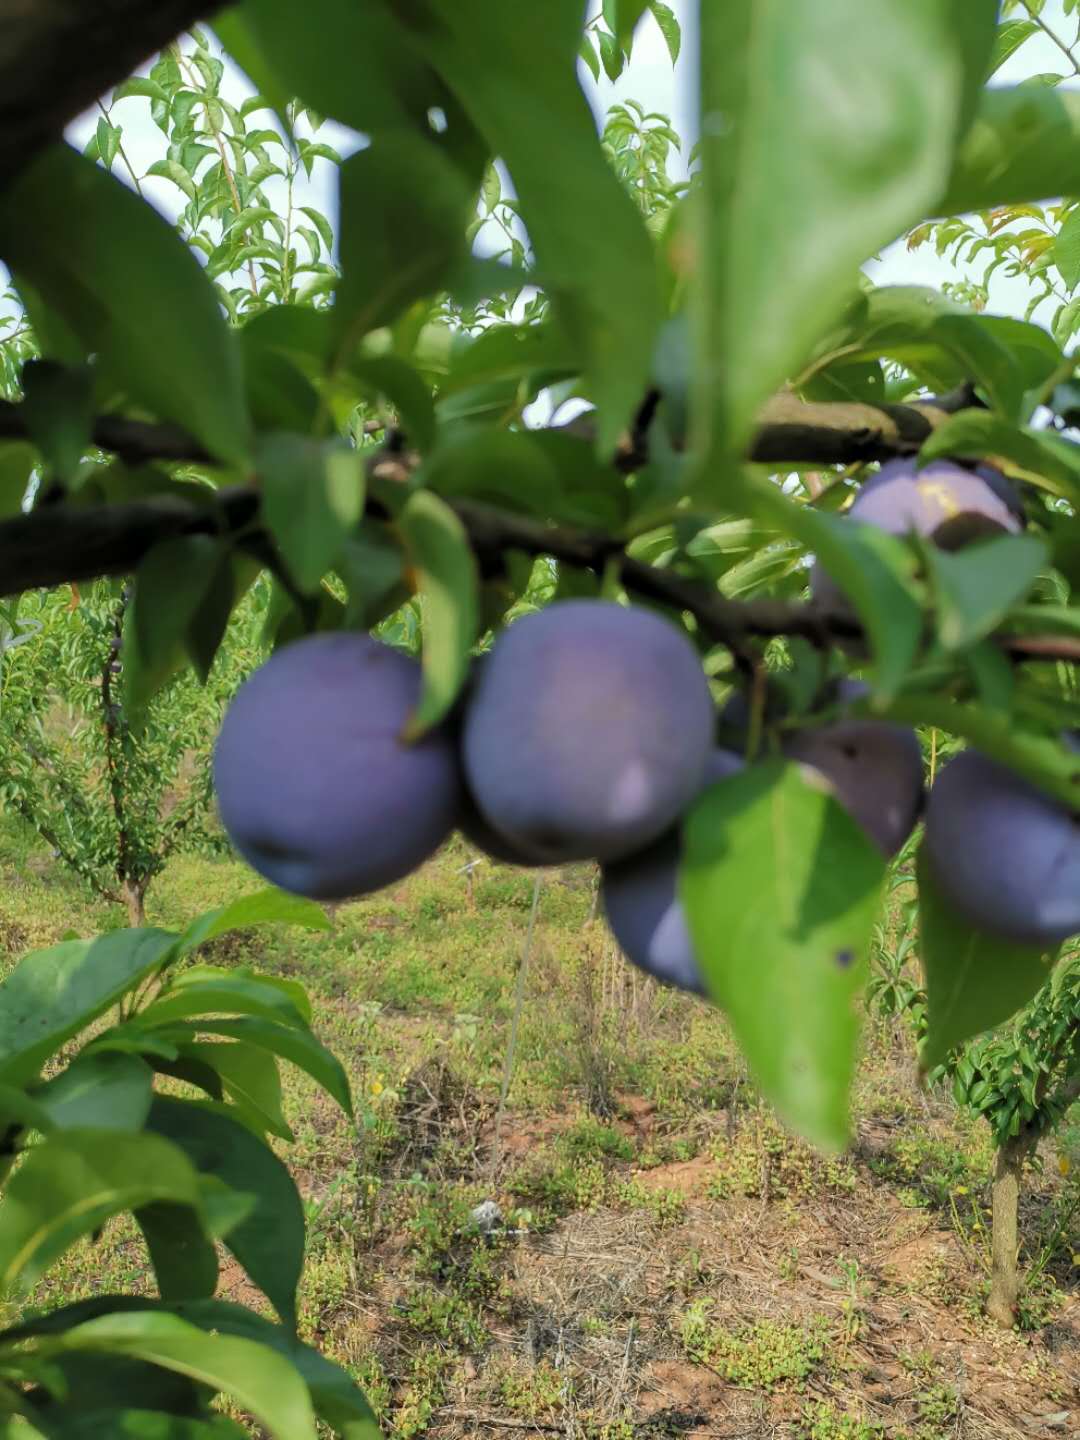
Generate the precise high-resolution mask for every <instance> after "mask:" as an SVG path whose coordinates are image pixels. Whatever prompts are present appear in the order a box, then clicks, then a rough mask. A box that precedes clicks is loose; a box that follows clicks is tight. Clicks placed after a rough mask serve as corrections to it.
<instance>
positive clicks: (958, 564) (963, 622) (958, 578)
mask: <svg viewBox="0 0 1080 1440" xmlns="http://www.w3.org/2000/svg"><path fill="white" fill-rule="evenodd" d="M923 552H924V555H925V559H926V563H927V567H928V569H929V571H930V576H931V579H932V581H933V586H934V595H935V599H936V601H937V615H938V638H939V639H940V640H941V643H942V644H943V645H944V646H945V648H946V649H947V650H963V649H965V648H966V647H967V646H969V645H973V644H974V643H975V642H976V641H977V640H981V639H982V638H983V636H984V635H989V634H990V632H991V631H992V630H995V629H996V628H997V626H998V625H999V624H1000V623H1001V621H1002V620H1003V619H1004V617H1005V615H1006V613H1007V612H1008V611H1009V610H1010V609H1011V607H1012V606H1013V605H1016V604H1019V602H1020V601H1021V600H1023V599H1024V597H1025V596H1026V595H1027V593H1028V591H1029V590H1030V589H1031V587H1032V585H1033V584H1034V583H1035V581H1036V579H1037V578H1038V576H1039V573H1040V572H1041V571H1042V570H1043V569H1044V568H1045V566H1046V565H1047V564H1048V563H1049V558H1050V557H1049V552H1048V551H1047V548H1046V545H1045V544H1044V543H1043V541H1042V540H1040V539H1039V538H1038V537H1037V536H1035V535H999V536H996V537H994V538H993V539H991V540H984V541H982V542H980V543H979V544H977V545H968V546H966V547H965V548H964V549H962V550H958V551H957V552H956V553H955V554H954V553H951V552H949V551H946V550H940V549H938V547H937V546H936V545H926V546H924V547H923Z"/></svg>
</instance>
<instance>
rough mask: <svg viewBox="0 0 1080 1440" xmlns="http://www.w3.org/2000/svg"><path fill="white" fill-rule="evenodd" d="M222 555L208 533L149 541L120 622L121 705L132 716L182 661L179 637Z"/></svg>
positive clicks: (222, 564)
mask: <svg viewBox="0 0 1080 1440" xmlns="http://www.w3.org/2000/svg"><path fill="white" fill-rule="evenodd" d="M228 563H229V562H228V554H227V552H226V551H225V549H224V548H223V546H222V544H221V542H220V541H218V540H215V539H213V538H212V537H211V536H209V535H180V536H178V537H177V538H176V539H175V540H166V541H164V542H163V543H162V544H160V545H155V546H154V548H153V549H152V550H151V551H150V552H149V554H148V555H146V557H145V558H144V559H143V560H142V562H141V563H140V565H139V568H138V570H137V571H136V575H135V595H134V599H133V600H132V603H131V605H130V607H129V609H128V612H127V615H126V617H125V621H124V648H123V666H124V670H123V677H124V707H125V709H126V710H127V712H128V715H129V718H131V719H132V720H133V721H138V720H139V719H140V718H141V717H142V716H143V715H144V714H145V711H146V706H147V705H148V704H149V702H150V700H151V699H152V698H153V697H154V695H155V694H156V693H157V691H158V690H159V689H160V688H161V686H162V685H164V684H165V682H166V681H167V680H169V679H170V678H171V677H172V676H173V675H174V674H175V673H176V671H177V670H179V669H181V668H182V666H183V664H184V661H185V653H186V652H185V642H186V639H187V636H188V632H189V630H190V628H191V626H192V623H193V622H194V620H195V617H196V615H197V614H198V613H199V609H200V607H201V605H202V604H203V601H204V600H205V598H206V596H207V594H208V593H209V591H210V590H211V587H212V586H213V585H214V582H215V581H216V580H217V578H218V576H219V575H220V574H221V572H222V571H223V570H225V571H227V570H228Z"/></svg>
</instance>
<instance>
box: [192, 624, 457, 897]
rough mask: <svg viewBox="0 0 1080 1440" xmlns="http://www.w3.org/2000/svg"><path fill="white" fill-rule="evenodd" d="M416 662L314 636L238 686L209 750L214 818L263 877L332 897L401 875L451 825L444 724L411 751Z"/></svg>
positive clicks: (360, 640) (365, 643) (342, 636)
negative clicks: (405, 733) (408, 728)
mask: <svg viewBox="0 0 1080 1440" xmlns="http://www.w3.org/2000/svg"><path fill="white" fill-rule="evenodd" d="M420 683H421V679H420V667H419V665H417V664H416V662H415V661H413V660H410V659H409V658H408V657H407V656H405V655H401V654H399V653H398V652H397V651H396V650H391V649H390V648H389V647H388V646H386V645H381V644H380V643H379V642H378V641H376V640H373V639H371V637H370V636H368V635H359V634H352V633H346V632H341V633H335V634H319V635H309V636H307V637H306V638H305V639H303V640H297V641H295V642H294V643H293V644H291V645H287V646H285V647H284V648H283V649H281V650H279V651H277V653H276V654H274V655H273V656H272V657H271V659H270V660H268V661H267V662H266V664H265V665H263V666H261V667H260V668H259V669H258V670H256V671H255V673H254V674H253V675H252V676H251V677H250V678H249V679H248V680H247V681H246V682H245V683H244V685H242V686H241V688H240V690H239V691H238V692H237V695H236V697H235V698H234V700H233V702H232V704H231V705H230V706H229V708H228V710H227V712H226V714H225V719H224V721H223V723H222V726H221V732H220V734H219V735H218V740H217V746H216V749H215V752H214V784H215V788H216V790H217V798H218V807H219V809H220V812H221V820H222V823H223V824H224V826H225V829H226V831H227V832H228V834H229V838H230V839H231V840H232V842H233V844H234V845H235V846H236V848H237V850H239V852H240V854H241V855H242V856H243V857H244V859H245V860H247V862H248V863H249V864H250V865H252V866H253V867H254V868H255V869H256V870H257V871H258V872H259V874H260V875H263V876H265V877H266V879H268V880H270V881H272V882H273V883H274V884H275V885H280V886H281V887H282V889H285V890H291V891H294V892H296V893H297V894H300V895H308V896H311V897H312V898H314V899H319V900H340V899H345V898H346V897H348V896H352V895H365V894H368V893H369V892H371V891H373V890H379V889H381V888H382V887H383V886H384V885H389V884H392V883H393V882H394V881H395V880H400V879H401V878H402V877H403V876H405V875H408V874H409V872H410V871H412V870H414V869H415V868H416V867H417V866H418V865H419V864H421V863H422V861H424V860H426V859H427V858H428V856H430V855H431V854H432V853H433V852H434V851H435V850H436V849H438V847H439V845H440V844H442V842H443V840H445V839H446V837H447V835H448V834H449V833H450V831H451V829H452V828H453V826H454V824H455V823H456V821H457V817H458V810H459V806H460V803H461V775H460V770H459V766H458V759H457V752H456V747H455V745H454V742H453V738H452V736H451V735H450V734H449V733H447V731H446V730H444V729H439V730H435V731H432V732H430V733H429V734H427V735H425V736H424V738H423V739H422V740H419V741H417V742H416V743H415V744H406V743H405V742H404V741H403V739H402V738H401V737H402V730H403V728H404V726H405V724H406V722H407V721H408V719H409V716H410V715H411V714H412V712H413V710H414V708H415V706H416V703H417V701H418V699H419V696H420Z"/></svg>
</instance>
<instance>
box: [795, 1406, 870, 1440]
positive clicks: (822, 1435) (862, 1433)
mask: <svg viewBox="0 0 1080 1440" xmlns="http://www.w3.org/2000/svg"><path fill="white" fill-rule="evenodd" d="M795 1433H796V1435H797V1436H798V1437H799V1440H881V1437H882V1436H884V1435H885V1433H886V1432H885V1426H884V1425H882V1424H881V1423H880V1421H877V1420H864V1419H862V1418H861V1417H860V1416H858V1415H848V1414H846V1413H844V1412H843V1411H840V1410H838V1409H837V1408H836V1406H835V1405H834V1404H833V1403H832V1402H831V1401H829V1400H819V1401H817V1402H816V1403H815V1404H813V1405H806V1406H804V1408H803V1412H802V1414H801V1415H800V1417H799V1421H798V1427H797V1429H796V1432H795Z"/></svg>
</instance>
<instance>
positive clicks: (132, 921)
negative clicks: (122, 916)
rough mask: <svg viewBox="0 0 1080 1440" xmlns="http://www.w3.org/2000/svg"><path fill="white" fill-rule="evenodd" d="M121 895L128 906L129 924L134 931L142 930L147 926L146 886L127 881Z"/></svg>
mask: <svg viewBox="0 0 1080 1440" xmlns="http://www.w3.org/2000/svg"><path fill="white" fill-rule="evenodd" d="M120 893H121V894H122V895H123V897H124V904H125V905H126V906H127V912H128V924H129V925H130V926H131V928H132V929H133V930H139V929H141V928H142V927H143V926H144V925H145V924H146V906H145V904H144V901H145V900H146V886H145V885H138V884H136V883H135V882H134V881H133V880H125V881H124V884H123V886H122V888H121V891H120Z"/></svg>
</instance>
